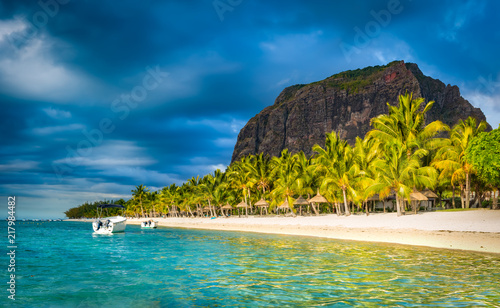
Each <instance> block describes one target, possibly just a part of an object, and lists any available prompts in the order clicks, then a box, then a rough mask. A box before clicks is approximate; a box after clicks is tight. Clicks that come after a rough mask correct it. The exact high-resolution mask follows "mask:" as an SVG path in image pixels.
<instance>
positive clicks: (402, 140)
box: [367, 94, 449, 215]
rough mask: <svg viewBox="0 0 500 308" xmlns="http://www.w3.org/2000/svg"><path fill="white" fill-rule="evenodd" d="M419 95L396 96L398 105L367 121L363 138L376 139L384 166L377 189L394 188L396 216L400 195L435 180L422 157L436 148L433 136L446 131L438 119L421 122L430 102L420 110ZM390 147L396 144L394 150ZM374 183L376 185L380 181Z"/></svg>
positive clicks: (432, 172) (440, 141)
mask: <svg viewBox="0 0 500 308" xmlns="http://www.w3.org/2000/svg"><path fill="white" fill-rule="evenodd" d="M424 102H425V100H424V99H423V98H418V99H413V95H412V94H406V95H400V96H399V105H398V106H390V105H389V103H388V106H389V114H384V115H380V116H378V117H376V118H373V119H372V120H371V124H372V126H373V129H372V130H371V131H370V132H368V134H367V137H369V138H374V139H377V140H378V141H379V142H380V149H381V150H382V153H383V154H384V159H385V160H386V161H385V162H384V163H379V164H378V165H385V167H386V168H390V173H389V172H388V171H389V169H386V170H385V171H384V172H382V171H383V169H379V171H380V172H381V173H383V174H382V175H383V177H382V179H381V181H380V183H385V185H386V186H385V187H379V186H378V185H375V186H376V187H378V188H377V189H379V190H380V191H387V190H388V188H392V189H395V190H396V204H397V207H398V208H397V210H398V215H401V204H402V202H400V201H402V200H404V198H408V197H409V193H410V192H411V190H413V189H416V187H417V186H420V185H424V184H423V183H426V184H425V185H427V187H432V186H434V185H435V183H436V179H437V176H436V171H435V170H433V167H425V168H424V167H422V165H421V161H422V159H423V158H424V157H425V156H427V155H429V151H428V149H434V148H437V147H438V146H439V145H440V144H442V142H443V140H442V139H439V138H435V136H436V135H437V134H438V133H439V132H441V131H443V130H448V129H449V128H448V126H446V125H445V124H443V123H442V122H440V121H434V122H432V123H429V124H428V125H425V114H426V113H427V112H428V111H429V110H430V108H431V107H432V105H433V104H434V102H433V101H431V102H429V103H428V104H426V105H425V107H424V108H423V109H422V108H421V106H422V104H423V103H424ZM394 147H399V148H397V149H395V148H394ZM422 168H424V169H422ZM418 176H421V177H422V178H421V179H419V178H418ZM380 183H377V184H380Z"/></svg>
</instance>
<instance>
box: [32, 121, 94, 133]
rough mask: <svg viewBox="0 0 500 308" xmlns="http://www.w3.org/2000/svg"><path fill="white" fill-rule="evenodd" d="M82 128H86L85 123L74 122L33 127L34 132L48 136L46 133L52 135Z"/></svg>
mask: <svg viewBox="0 0 500 308" xmlns="http://www.w3.org/2000/svg"><path fill="white" fill-rule="evenodd" d="M82 129H85V125H83V124H77V123H74V124H68V125H58V126H47V127H35V128H33V129H32V132H33V134H35V135H39V136H46V135H52V134H55V133H61V132H67V131H74V130H82Z"/></svg>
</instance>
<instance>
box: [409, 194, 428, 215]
mask: <svg viewBox="0 0 500 308" xmlns="http://www.w3.org/2000/svg"><path fill="white" fill-rule="evenodd" d="M410 200H411V201H419V204H420V201H427V200H429V199H427V197H426V196H424V195H423V194H422V193H421V192H419V191H416V190H415V191H413V192H412V193H411V194H410ZM411 201H410V202H411ZM417 208H418V207H417V205H416V204H415V206H414V212H415V214H417Z"/></svg>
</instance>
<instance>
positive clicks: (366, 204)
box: [363, 201, 370, 216]
mask: <svg viewBox="0 0 500 308" xmlns="http://www.w3.org/2000/svg"><path fill="white" fill-rule="evenodd" d="M363 203H364V204H365V209H366V216H368V215H369V214H368V212H369V211H370V209H369V208H368V202H366V201H363Z"/></svg>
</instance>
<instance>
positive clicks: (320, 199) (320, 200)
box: [309, 190, 328, 215]
mask: <svg viewBox="0 0 500 308" xmlns="http://www.w3.org/2000/svg"><path fill="white" fill-rule="evenodd" d="M309 203H312V205H313V206H312V208H313V210H314V211H315V212H316V215H319V212H318V211H317V210H316V207H315V203H328V200H326V198H325V197H323V196H322V195H320V194H319V190H318V193H317V194H316V196H314V197H312V198H311V199H309Z"/></svg>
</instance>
